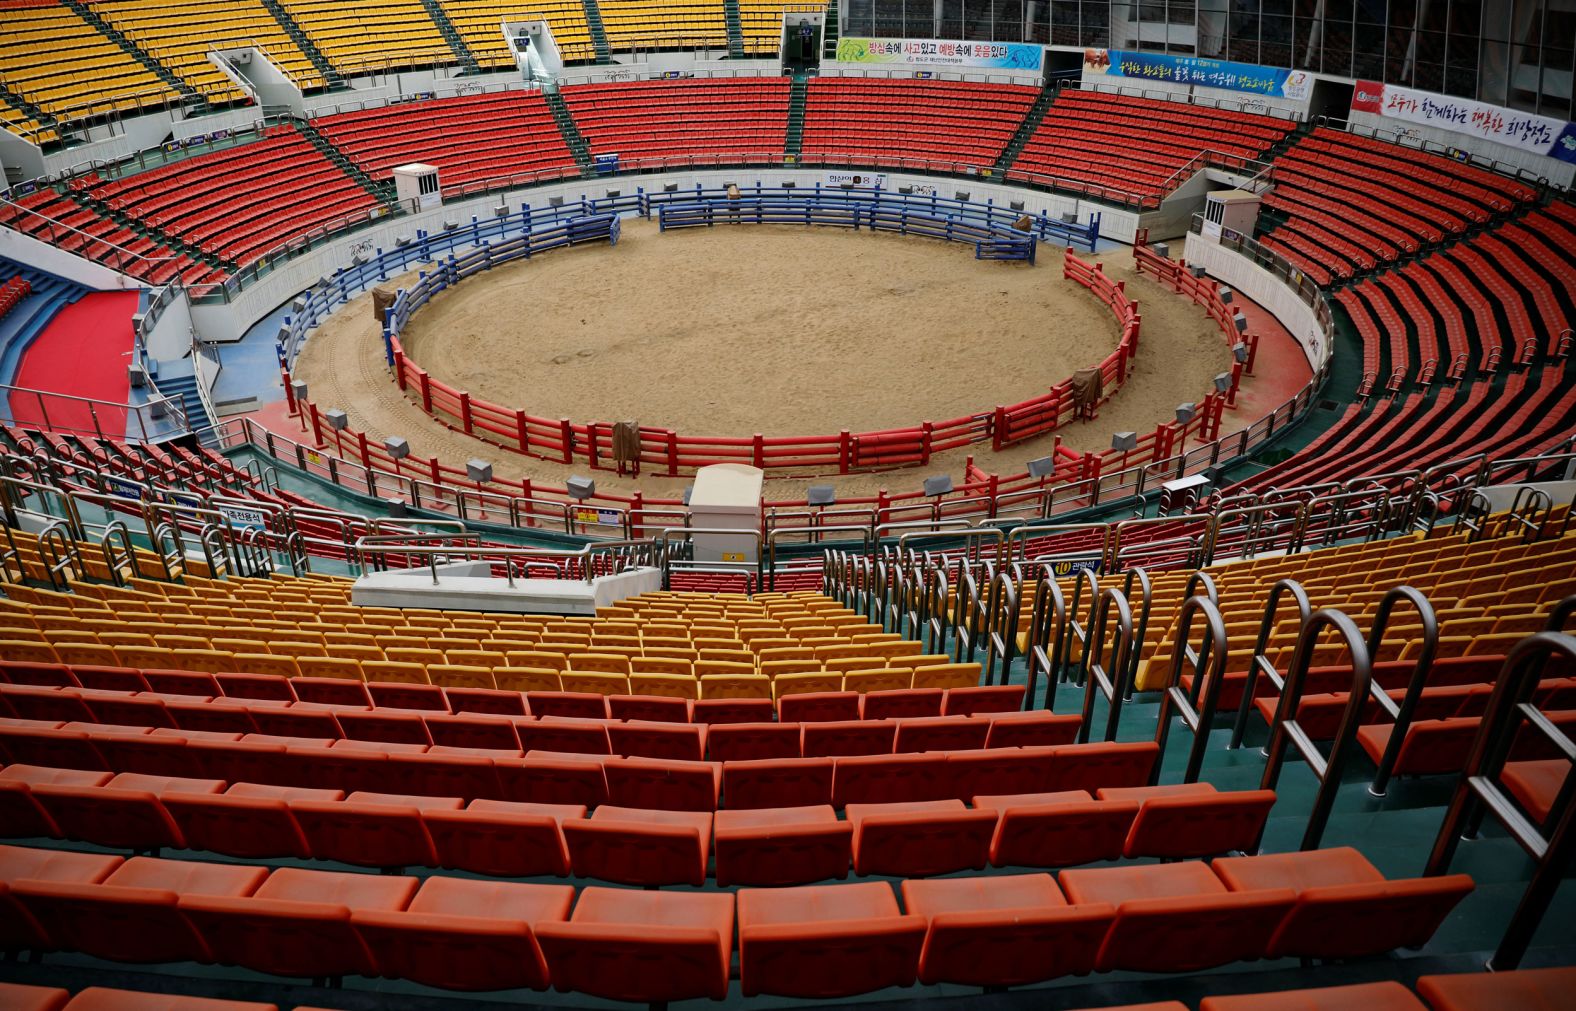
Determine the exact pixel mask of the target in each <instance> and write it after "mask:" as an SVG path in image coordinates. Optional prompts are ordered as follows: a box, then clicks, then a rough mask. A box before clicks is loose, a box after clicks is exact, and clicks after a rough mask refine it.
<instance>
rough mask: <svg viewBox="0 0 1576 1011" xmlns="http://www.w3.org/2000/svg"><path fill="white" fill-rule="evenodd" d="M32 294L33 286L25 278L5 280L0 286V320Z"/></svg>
mask: <svg viewBox="0 0 1576 1011" xmlns="http://www.w3.org/2000/svg"><path fill="white" fill-rule="evenodd" d="M32 293H33V285H32V284H31V283H30V282H29V281H28V279H27V278H25V277H22V276H21V275H17V276H15V277H8V278H6V281H5V283H4V284H0V319H4V318H5V316H6V314H7V313H9V312H10V311H11V310H12V309H15V308H16V307H17V305H18V304H19V303H20V302H21V301H22V300H23V299H24V298H26V297H27V296H29V295H31V294H32Z"/></svg>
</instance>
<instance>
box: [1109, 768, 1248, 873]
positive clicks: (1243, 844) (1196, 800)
mask: <svg viewBox="0 0 1576 1011" xmlns="http://www.w3.org/2000/svg"><path fill="white" fill-rule="evenodd" d="M1096 796H1097V797H1099V799H1100V800H1106V801H1132V802H1137V803H1138V804H1139V805H1140V806H1139V809H1138V816H1137V817H1136V818H1134V819H1133V829H1132V831H1131V832H1130V833H1129V834H1128V837H1127V841H1126V843H1125V844H1124V846H1123V848H1122V855H1123V856H1128V857H1141V856H1142V857H1160V858H1162V859H1182V858H1185V857H1205V856H1214V855H1216V854H1218V853H1229V852H1231V851H1233V850H1242V851H1247V850H1252V849H1254V848H1256V846H1257V845H1258V840H1259V836H1260V835H1261V834H1262V833H1263V831H1264V822H1265V821H1266V820H1267V819H1268V818H1269V814H1270V808H1272V807H1274V806H1275V791H1273V790H1235V791H1232V792H1229V793H1218V792H1216V790H1215V788H1214V787H1213V786H1211V785H1210V784H1208V783H1181V784H1177V785H1174V786H1140V787H1114V788H1107V789H1102V790H1100V791H1099V792H1098V793H1097V794H1096Z"/></svg>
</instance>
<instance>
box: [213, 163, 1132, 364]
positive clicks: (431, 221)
mask: <svg viewBox="0 0 1576 1011" xmlns="http://www.w3.org/2000/svg"><path fill="white" fill-rule="evenodd" d="M851 174H853V173H852V172H828V171H824V170H820V169H770V168H738V169H706V170H695V171H687V172H672V173H666V174H661V175H641V176H608V177H604V178H596V179H576V180H572V181H569V182H564V183H557V184H553V185H547V186H540V187H535V188H532V189H526V190H513V191H508V192H503V193H489V194H486V195H485V196H480V197H474V198H472V199H469V200H465V201H462V202H459V203H452V204H448V205H445V206H443V207H439V208H435V209H433V210H430V211H423V212H421V213H419V214H410V215H405V216H402V217H392V218H386V219H384V220H382V221H380V222H378V223H377V224H375V225H372V226H370V227H367V228H362V229H358V230H357V231H354V232H351V233H348V234H346V235H345V236H343V237H341V238H339V239H336V240H334V241H331V242H328V243H325V244H324V245H322V246H319V247H318V248H317V249H314V250H312V251H311V252H309V253H307V254H305V255H303V256H301V257H300V258H299V259H295V260H291V261H288V262H286V263H283V264H281V265H279V266H278V267H277V268H276V269H275V270H274V271H273V272H272V273H270V274H268V275H267V276H265V277H263V278H261V279H259V280H257V281H256V282H254V283H253V284H251V285H250V286H248V287H247V288H246V289H245V290H244V291H242V292H240V293H239V294H238V295H237V296H235V298H234V299H233V300H232V301H231V302H230V303H228V304H223V305H203V304H197V305H193V306H192V319H193V322H194V324H195V326H196V327H197V333H198V335H199V336H200V337H202V339H203V340H205V341H210V342H218V343H226V342H230V341H237V340H240V339H241V337H242V336H243V335H245V333H246V331H247V330H249V329H251V327H252V326H253V324H255V323H256V322H257V321H258V320H260V319H262V318H263V317H264V316H266V315H268V314H269V313H271V312H273V311H274V310H275V309H276V308H278V307H279V306H281V305H283V304H284V303H286V302H288V301H290V300H291V299H292V298H294V297H295V296H296V295H299V294H300V293H301V292H303V291H305V290H306V289H307V288H310V287H311V286H312V285H314V284H316V283H317V281H318V279H319V278H321V277H325V276H329V275H332V274H333V273H334V271H335V270H337V269H338V268H340V267H343V266H345V265H346V264H348V263H350V262H351V259H352V258H353V257H354V255H355V254H356V253H357V252H371V251H373V250H377V249H392V248H394V246H395V244H396V240H397V239H398V237H399V236H401V235H410V236H414V235H415V234H416V231H417V229H425V230H426V231H429V232H436V231H440V230H442V228H443V223H444V222H445V221H447V220H450V219H453V220H457V221H461V222H465V221H469V220H470V218H471V216H472V215H475V216H477V217H491V216H492V213H493V208H494V207H496V206H498V204H499V203H507V204H508V205H509V206H510V207H511V208H513V209H516V210H517V209H519V207H520V206H521V205H522V204H529V205H530V206H532V207H544V208H545V207H547V206H548V205H549V201H550V200H551V199H552V198H553V197H562V198H563V200H564V202H565V203H570V202H575V201H578V200H580V198H581V197H585V198H586V199H588V200H592V199H603V198H605V197H607V196H608V195H609V193H610V192H611V191H614V190H617V191H619V192H620V193H623V194H625V195H626V196H627V195H629V194H631V193H634V192H635V191H636V190H637V189H640V188H644V189H645V190H646V191H647V192H660V191H661V190H662V189H663V187H664V186H667V185H674V186H677V187H679V188H680V189H693V188H694V187H695V186H697V185H700V186H704V187H707V188H711V187H717V186H723V185H726V184H728V183H735V184H737V185H739V186H740V187H750V186H754V185H756V184H757V183H758V184H760V185H762V186H770V187H776V186H781V185H783V184H784V183H793V184H794V185H795V186H798V187H801V188H805V187H812V186H814V185H816V184H817V183H822V184H833V183H834V180H833V179H832V178H831V177H832V176H834V175H851ZM860 174H861V175H862V176H864V177H867V178H868V177H870V176H872V175H875V176H879V177H881V178H882V179H883V180H884V188H885V189H889V190H897V189H900V188H902V187H904V186H912V187H914V192H915V193H920V194H925V195H930V194H934V195H936V196H942V197H949V198H955V197H957V196H958V194H960V193H967V194H968V195H969V199H970V200H973V201H976V202H979V203H985V202H992V203H995V204H996V205H997V206H1001V207H1011V206H1012V205H1013V204H1014V203H1017V202H1021V203H1022V204H1023V207H1022V210H1023V211H1024V212H1025V213H1027V214H1040V213H1044V214H1048V215H1051V216H1053V217H1060V216H1061V215H1062V214H1064V213H1076V214H1077V215H1078V220H1079V221H1081V222H1087V221H1088V220H1089V218H1090V216H1091V215H1093V214H1099V215H1101V219H1100V233H1101V235H1102V236H1103V237H1107V238H1111V239H1114V240H1116V241H1119V242H1126V243H1131V242H1132V241H1133V237H1134V234H1135V230H1136V229H1137V227H1138V216H1137V215H1136V214H1133V213H1131V212H1127V211H1120V210H1113V209H1111V208H1109V207H1102V206H1101V205H1099V204H1095V203H1091V202H1089V201H1080V200H1077V199H1075V198H1073V197H1068V196H1060V195H1057V194H1054V193H1042V192H1039V191H1035V190H1024V189H1016V188H1014V187H1011V186H1004V185H1001V184H1000V183H988V182H984V181H982V180H974V179H954V178H942V177H936V176H923V175H917V174H912V173H902V172H893V173H886V174H883V173H880V172H876V173H871V172H868V171H865V172H861V173H860Z"/></svg>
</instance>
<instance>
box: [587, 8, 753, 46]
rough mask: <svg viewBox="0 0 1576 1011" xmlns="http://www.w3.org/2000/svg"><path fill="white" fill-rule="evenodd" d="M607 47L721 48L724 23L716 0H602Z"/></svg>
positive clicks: (725, 41) (725, 40)
mask: <svg viewBox="0 0 1576 1011" xmlns="http://www.w3.org/2000/svg"><path fill="white" fill-rule="evenodd" d="M597 8H598V9H599V10H600V12H601V15H602V27H603V31H604V32H605V33H606V35H607V44H608V47H609V48H610V49H616V50H626V49H697V48H713V49H722V48H726V47H727V45H728V25H727V22H726V21H725V20H724V18H723V12H722V5H721V4H719V3H717V2H716V0H603V2H599V3H598V4H597Z"/></svg>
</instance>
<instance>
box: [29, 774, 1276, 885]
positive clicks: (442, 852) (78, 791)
mask: <svg viewBox="0 0 1576 1011" xmlns="http://www.w3.org/2000/svg"><path fill="white" fill-rule="evenodd" d="M642 771H643V773H644V772H646V771H647V770H642ZM752 771H753V770H751V769H747V768H743V767H737V768H735V770H734V776H733V781H734V783H735V784H736V785H737V784H743V787H742V788H743V789H746V790H748V789H749V788H750V787H751V786H752V785H754V784H752V781H751V778H750V777H751V773H752ZM623 772H624V770H623V769H622V768H621V767H617V766H615V767H612V768H611V769H609V770H608V776H609V784H610V791H611V793H610V797H611V801H610V802H609V803H605V804H601V805H598V806H597V807H596V809H595V811H594V812H592V813H591V814H590V815H589V817H588V816H587V807H586V805H584V804H546V803H529V802H518V801H505V800H498V799H495V798H489V797H478V798H474V799H471V800H469V801H468V802H467V801H466V800H465V799H464V798H461V797H433V796H426V795H421V794H391V793H378V792H373V791H364V790H358V791H353V792H351V793H349V794H348V795H346V793H345V792H344V791H343V790H340V789H333V788H327V787H311V788H309V787H287V786H272V785H268V784H257V783H229V784H227V783H226V782H225V781H223V780H218V779H197V778H192V777H187V776H163V775H151V774H148V773H138V772H122V773H118V774H111V773H109V772H89V771H85V770H74V769H52V768H44V767H38V766H30V765H12V766H9V767H7V768H5V769H4V770H0V813H3V814H4V815H5V818H4V822H3V827H0V835H5V836H7V837H10V838H22V839H28V838H55V839H66V840H73V841H81V842H89V843H94V844H97V845H100V846H108V847H111V848H117V849H131V850H139V851H157V850H159V849H162V848H172V849H192V850H203V851H207V852H212V853H222V854H225V855H226V856H237V857H248V858H287V857H294V858H316V859H321V860H336V861H339V862H342V863H348V864H356V865H361V866H366V867H377V868H388V867H408V866H420V867H446V868H451V869H454V870H461V871H467V872H471V873H477V874H486V875H496V876H503V877H534V876H543V875H547V876H559V877H562V876H566V875H569V874H571V873H572V874H573V875H574V876H576V877H581V878H592V879H595V880H598V881H612V882H618V883H621V884H628V885H640V886H644V887H658V886H663V885H693V886H697V887H698V886H701V885H704V884H705V883H706V880H707V877H708V874H709V873H714V874H715V877H716V880H717V883H718V885H721V886H727V885H731V884H748V885H793V884H808V883H811V882H816V881H823V880H826V879H828V878H844V877H846V876H847V874H848V870H849V867H850V864H851V865H852V867H853V870H854V872H855V873H856V874H860V875H871V874H879V875H895V876H901V877H927V876H932V875H936V874H947V873H951V872H954V871H962V870H970V869H972V870H983V869H984V868H985V867H986V866H987V865H994V866H997V867H1012V866H1021V867H1066V866H1073V865H1077V864H1084V863H1091V862H1094V861H1098V860H1120V859H1123V858H1134V857H1160V858H1167V859H1180V858H1184V857H1201V856H1213V855H1216V854H1220V853H1228V852H1232V851H1238V850H1251V849H1253V848H1254V847H1255V845H1256V843H1257V840H1258V839H1259V837H1260V835H1261V834H1262V832H1263V830H1264V823H1265V819H1266V818H1267V817H1268V815H1269V812H1270V808H1271V807H1272V806H1273V805H1274V803H1275V794H1274V793H1273V792H1272V791H1267V790H1250V791H1242V792H1234V793H1217V792H1216V791H1215V789H1214V788H1213V787H1212V786H1210V785H1209V784H1207V783H1193V784H1183V785H1178V786H1152V787H1097V788H1095V789H1094V795H1093V796H1091V794H1090V791H1089V790H1061V791H1049V792H1041V793H1031V794H1008V795H980V796H976V797H973V798H972V803H973V807H972V808H969V807H965V806H964V802H963V800H961V799H959V798H956V797H949V798H943V799H936V800H924V801H871V802H863V803H850V804H847V805H846V806H845V808H844V813H845V816H846V820H839V819H838V816H837V811H836V810H835V809H834V808H833V806H832V805H831V804H825V803H819V804H796V805H793V806H786V807H778V806H773V807H751V808H723V809H719V810H716V811H709V810H705V811H690V810H668V809H664V808H649V807H643V806H631V804H632V803H638V802H643V801H644V798H643V796H642V795H641V794H640V792H639V791H638V790H637V789H634V788H633V787H635V786H638V785H639V781H638V779H636V780H630V779H627V778H626V777H625V776H624V775H623ZM741 777H742V778H741ZM713 855H714V856H715V870H714V872H713V871H712V870H711V860H712V858H713Z"/></svg>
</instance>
